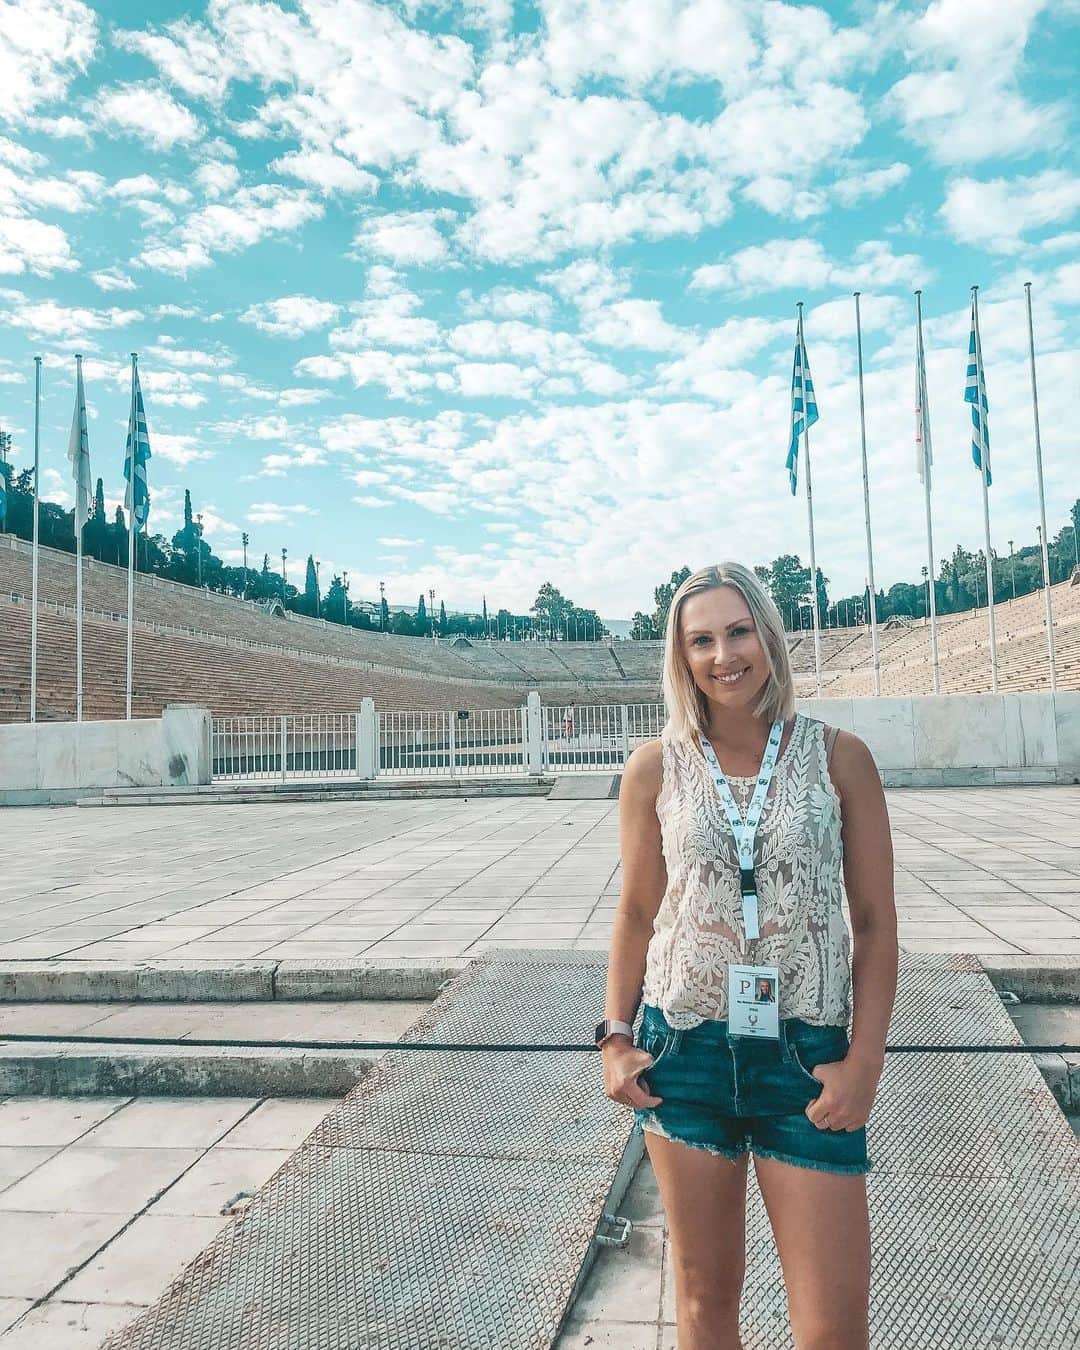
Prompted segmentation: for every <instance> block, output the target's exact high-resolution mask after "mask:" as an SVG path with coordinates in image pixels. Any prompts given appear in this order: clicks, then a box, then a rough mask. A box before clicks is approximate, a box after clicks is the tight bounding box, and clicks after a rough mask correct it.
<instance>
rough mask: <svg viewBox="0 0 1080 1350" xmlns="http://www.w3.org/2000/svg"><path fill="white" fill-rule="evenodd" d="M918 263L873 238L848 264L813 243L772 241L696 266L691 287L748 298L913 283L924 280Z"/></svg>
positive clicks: (806, 241)
mask: <svg viewBox="0 0 1080 1350" xmlns="http://www.w3.org/2000/svg"><path fill="white" fill-rule="evenodd" d="M928 275H929V273H928V270H927V268H926V266H925V264H924V263H923V262H922V260H921V259H920V258H918V257H916V256H915V254H912V253H904V254H894V253H893V251H892V249H891V248H890V246H889V245H888V244H887V243H885V242H883V241H882V240H878V239H868V240H866V241H865V242H864V243H861V244H859V245H858V246H857V247H856V248H855V250H854V253H853V254H852V257H851V261H850V262H849V263H846V264H845V263H841V262H839V261H837V260H835V259H833V258H830V257H829V256H828V255H827V253H826V252H825V248H824V246H823V245H822V244H821V243H820V242H819V241H818V240H816V239H771V240H769V242H768V243H766V244H754V245H751V247H749V248H744V249H741V250H740V251H739V252H738V253H735V254H733V255H732V256H731V257H730V258H729V259H728V260H727V262H723V263H713V264H707V265H705V266H703V267H699V268H698V269H697V270H696V271H695V273H694V275H693V277H692V279H691V283H690V284H691V288H692V289H695V290H703V291H712V290H726V291H734V292H737V293H740V294H744V295H748V294H751V293H753V292H754V291H758V290H798V291H806V290H820V289H822V288H823V287H825V286H845V287H846V286H851V287H862V286H867V287H869V286H875V285H876V286H879V287H880V286H895V285H905V286H907V285H917V284H919V283H920V281H922V280H924V279H926V278H927V276H928Z"/></svg>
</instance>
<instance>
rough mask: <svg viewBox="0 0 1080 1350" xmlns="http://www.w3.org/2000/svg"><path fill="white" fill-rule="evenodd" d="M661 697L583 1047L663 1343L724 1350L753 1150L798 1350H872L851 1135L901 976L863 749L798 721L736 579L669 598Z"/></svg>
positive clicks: (885, 836) (883, 844) (774, 624)
mask: <svg viewBox="0 0 1080 1350" xmlns="http://www.w3.org/2000/svg"><path fill="white" fill-rule="evenodd" d="M664 698H665V702H666V704H667V711H668V721H667V723H666V725H665V727H664V730H663V733H662V735H661V737H660V739H659V740H658V741H650V742H648V743H646V744H645V745H642V746H640V747H639V748H638V749H636V750H635V751H634V753H633V754H632V755H631V756H630V758H629V759H628V760H627V763H626V769H625V771H624V774H623V780H622V789H621V794H620V799H619V813H620V832H621V847H622V866H623V879H622V893H621V897H620V900H619V906H618V909H617V912H616V915H615V924H614V931H613V934H612V943H611V955H610V961H609V967H608V981H607V996H606V1002H605V1013H604V1016H605V1019H607V1020H606V1022H605V1024H604V1025H602V1026H601V1027H599V1028H598V1029H597V1040H598V1042H599V1043H600V1045H601V1051H602V1056H603V1065H604V1091H605V1092H606V1094H607V1096H608V1097H610V1098H612V1100H614V1101H617V1102H622V1103H623V1104H625V1105H627V1106H632V1107H633V1108H634V1110H635V1117H636V1120H637V1123H638V1124H639V1125H640V1127H641V1128H642V1129H643V1130H644V1131H645V1142H646V1147H647V1148H648V1152H649V1157H650V1159H651V1161H652V1165H653V1169H654V1171H655V1173H656V1178H657V1182H658V1184H659V1187H660V1195H661V1199H662V1201H663V1204H664V1208H665V1210H666V1212H667V1218H668V1228H669V1232H670V1235H671V1243H672V1255H673V1258H674V1271H675V1295H676V1310H677V1318H678V1328H679V1347H680V1350H740V1347H741V1344H742V1343H741V1341H740V1339H739V1300H740V1294H741V1290H742V1283H743V1275H744V1270H745V1213H746V1210H745V1206H746V1174H747V1149H748V1147H749V1148H751V1149H752V1150H753V1153H754V1170H755V1175H756V1177H757V1181H758V1185H759V1187H760V1189H761V1193H762V1198H763V1199H764V1201H765V1207H766V1210H767V1212H768V1215H769V1221H770V1223H771V1224H772V1229H773V1233H774V1236H775V1239H776V1245H777V1250H778V1253H779V1256H780V1261H781V1265H782V1268H783V1273H784V1283H785V1286H786V1288H787V1296H788V1311H789V1315H790V1319H791V1327H792V1333H793V1335H794V1339H795V1345H796V1347H797V1350H824V1347H828V1350H866V1347H867V1346H868V1344H869V1331H868V1304H869V1285H870V1231H869V1219H868V1212H867V1202H866V1182H865V1180H864V1177H865V1174H866V1173H867V1172H868V1171H869V1170H870V1168H871V1167H872V1165H873V1164H872V1162H871V1160H869V1159H868V1157H867V1153H866V1129H865V1126H866V1121H867V1118H868V1117H869V1115H870V1108H871V1106H872V1104H873V1101H874V1094H875V1092H876V1090H877V1084H878V1080H879V1078H880V1076H881V1072H882V1069H883V1067H884V1059H885V1037H886V1031H887V1029H888V1025H889V1017H890V1014H891V1011H892V1005H893V999H894V997H895V993H896V967H897V940H896V911H895V908H894V904H893V883H892V841H891V837H890V833H889V821H888V815H887V812H886V807H885V798H884V794H883V792H882V790H881V781H880V778H879V776H878V772H877V768H876V767H875V765H874V761H873V758H872V757H871V755H870V752H869V750H868V749H867V748H866V746H865V745H864V744H863V743H862V741H860V740H859V739H858V737H856V736H853V735H851V734H849V733H847V732H844V731H835V730H833V729H831V728H827V727H826V726H825V725H824V724H823V723H822V722H820V721H817V720H816V719H814V718H810V717H807V716H805V715H804V714H802V713H795V712H794V687H793V679H792V673H791V664H790V660H789V657H788V651H787V644H786V642H785V640H784V631H783V626H782V623H781V620H780V616H779V614H778V612H777V610H776V607H775V605H774V604H773V603H772V601H771V599H770V598H769V596H768V595H767V594H766V592H765V590H764V589H763V587H762V585H761V583H760V581H759V580H758V579H757V577H756V576H755V575H754V573H753V572H752V571H750V570H749V569H748V568H745V567H743V566H741V565H740V564H738V563H731V562H729V563H721V564H719V565H718V566H715V567H706V568H703V569H702V570H701V571H698V572H695V573H694V575H693V576H691V577H688V578H687V579H686V581H684V582H683V584H682V585H681V586H680V587H679V589H678V590H677V591H676V592H675V595H674V597H673V599H672V602H671V608H670V610H669V612H668V622H667V631H666V634H665V641H664ZM755 822H756V824H755ZM740 843H741V856H740ZM841 866H842V869H843V876H844V881H845V883H846V891H847V897H848V906H849V909H850V913H851V927H852V931H853V934H854V959H853V967H854V978H852V975H853V972H852V961H851V960H850V950H849V948H850V944H849V940H848V932H847V928H846V926H845V923H844V919H843V914H842V912H841V886H840V872H841ZM766 982H767V983H766ZM852 984H854V1024H853V1027H852V1032H851V1037H850V1040H849V1038H848V1033H847V1026H848V1021H849V1016H850V1014H851V1011H852ZM766 990H767V991H768V993H767V994H766V996H765V997H764V998H762V997H761V995H762V994H765V993H766ZM642 1000H643V1001H644V1005H645V1006H644V1012H643V1017H642V1024H641V1031H640V1035H639V1043H638V1044H637V1045H635V1043H634V1040H633V1036H632V1028H631V1027H630V1026H629V1025H628V1024H630V1023H632V1022H633V1019H634V1016H635V1013H636V1011H637V1006H638V1003H639V1001H642ZM620 1023H621V1025H618V1024H620ZM627 1033H629V1034H627Z"/></svg>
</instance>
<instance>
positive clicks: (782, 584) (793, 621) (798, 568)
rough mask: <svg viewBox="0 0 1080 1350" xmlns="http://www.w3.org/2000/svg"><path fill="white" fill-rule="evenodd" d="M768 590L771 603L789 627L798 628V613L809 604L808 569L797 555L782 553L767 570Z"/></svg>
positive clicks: (819, 594) (819, 579) (819, 593)
mask: <svg viewBox="0 0 1080 1350" xmlns="http://www.w3.org/2000/svg"><path fill="white" fill-rule="evenodd" d="M820 585H821V570H820V568H819V569H818V586H819V590H818V602H819V604H820V600H821V592H820ZM769 589H770V593H771V595H772V598H773V603H774V604H775V605H776V608H777V609H778V610H779V611H780V613H781V614H782V615H783V618H784V622H785V623H786V624H788V625H789V626H790V627H793V628H798V627H799V626H800V619H799V611H800V608H801V607H802V606H803V605H808V604H809V603H810V569H809V567H804V566H803V565H802V561H801V560H800V558H799V556H798V554H797V553H783V554H781V556H780V557H779V558H776V559H774V560H773V563H772V566H771V567H770V569H769Z"/></svg>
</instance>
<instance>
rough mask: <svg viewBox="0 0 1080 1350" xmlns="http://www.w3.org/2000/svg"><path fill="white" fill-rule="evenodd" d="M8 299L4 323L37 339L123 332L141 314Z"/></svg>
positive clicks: (73, 337) (125, 310)
mask: <svg viewBox="0 0 1080 1350" xmlns="http://www.w3.org/2000/svg"><path fill="white" fill-rule="evenodd" d="M2 226H3V222H2V221H0V230H2ZM8 297H9V299H11V298H13V297H17V298H16V303H14V304H13V305H12V307H11V308H10V310H9V312H8V322H9V323H10V324H13V325H14V326H15V327H17V328H25V329H26V330H27V331H28V332H29V333H30V334H32V335H33V336H34V337H38V338H59V337H63V338H66V339H72V340H75V339H77V338H80V337H82V336H84V335H85V334H89V333H97V332H101V331H103V330H105V329H109V328H123V327H125V326H126V325H127V324H130V323H134V322H135V321H136V320H138V319H141V318H142V314H141V313H140V312H139V311H138V310H135V309H116V308H113V309H87V308H83V307H81V306H78V305H61V304H58V303H57V302H56V301H55V300H41V301H37V302H31V301H27V300H26V299H25V297H23V296H19V295H18V293H17V292H8Z"/></svg>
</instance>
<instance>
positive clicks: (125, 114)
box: [94, 84, 202, 150]
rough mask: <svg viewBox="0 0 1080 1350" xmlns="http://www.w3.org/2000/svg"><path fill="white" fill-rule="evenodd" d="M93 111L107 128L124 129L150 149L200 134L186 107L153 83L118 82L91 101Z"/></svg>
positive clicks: (195, 118) (160, 148)
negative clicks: (118, 83) (115, 85)
mask: <svg viewBox="0 0 1080 1350" xmlns="http://www.w3.org/2000/svg"><path fill="white" fill-rule="evenodd" d="M94 112H95V116H96V118H97V120H98V122H99V124H100V125H101V126H103V127H105V128H106V129H107V130H108V129H113V128H115V129H117V130H119V131H123V132H127V133H128V134H129V135H132V136H135V137H136V138H137V139H138V140H141V141H144V142H145V143H146V144H147V145H149V146H150V147H151V148H152V149H154V150H171V149H172V147H173V146H174V145H177V144H184V143H186V142H190V141H195V140H198V138H199V137H200V136H201V134H202V128H201V127H200V126H199V120H198V118H197V117H196V116H195V115H194V113H192V111H191V110H190V108H185V107H184V105H183V104H182V103H177V102H176V100H175V99H174V98H172V97H171V96H170V95H169V94H167V93H166V92H165V90H164V89H161V88H159V87H158V86H157V85H155V84H122V85H118V86H117V87H116V88H115V89H111V90H108V91H107V92H105V93H103V94H102V95H100V97H99V98H97V99H96V100H95V103H94Z"/></svg>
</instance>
